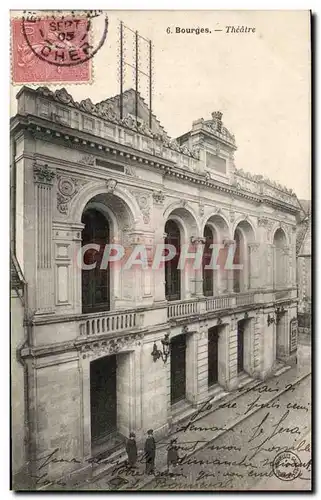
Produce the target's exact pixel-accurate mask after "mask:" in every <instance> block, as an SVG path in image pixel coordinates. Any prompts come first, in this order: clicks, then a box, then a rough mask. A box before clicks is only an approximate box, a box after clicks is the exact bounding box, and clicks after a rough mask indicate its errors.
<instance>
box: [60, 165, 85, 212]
mask: <svg viewBox="0 0 321 500" xmlns="http://www.w3.org/2000/svg"><path fill="white" fill-rule="evenodd" d="M85 183H86V182H85V181H82V180H80V179H75V178H73V177H66V176H61V175H57V210H58V212H60V213H61V214H63V215H67V214H68V210H69V203H70V201H71V200H72V199H73V197H74V196H75V195H76V194H77V193H78V192H79V190H80V189H81V188H82V187H83V185H84V184H85Z"/></svg>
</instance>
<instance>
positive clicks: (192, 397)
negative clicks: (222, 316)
mask: <svg viewBox="0 0 321 500" xmlns="http://www.w3.org/2000/svg"><path fill="white" fill-rule="evenodd" d="M198 339H199V332H191V333H189V334H187V335H186V399H187V400H188V401H189V402H191V403H192V404H196V403H197V399H198V383H197V382H198V380H197V353H198Z"/></svg>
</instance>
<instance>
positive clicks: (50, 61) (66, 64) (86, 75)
mask: <svg viewBox="0 0 321 500" xmlns="http://www.w3.org/2000/svg"><path fill="white" fill-rule="evenodd" d="M91 23H92V20H91V18H90V17H89V16H84V17H74V16H68V17H65V16H60V17H54V16H51V17H47V18H39V17H33V16H32V17H30V16H29V17H27V18H24V17H22V18H21V19H12V20H11V33H12V35H11V43H12V80H13V83H14V84H23V83H43V82H51V83H55V82H57V83H59V82H69V83H72V82H87V83H88V82H89V81H90V80H91V76H92V58H93V56H94V54H95V53H96V52H97V50H98V49H99V48H100V47H101V45H102V43H103V42H104V40H105V38H106V34H107V29H106V28H107V27H106V26H105V30H104V33H103V36H102V39H101V40H100V43H99V44H98V46H96V47H93V45H92V43H91V40H90V38H91V37H90V27H91Z"/></svg>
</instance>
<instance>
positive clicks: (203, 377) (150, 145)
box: [11, 87, 300, 479]
mask: <svg viewBox="0 0 321 500" xmlns="http://www.w3.org/2000/svg"><path fill="white" fill-rule="evenodd" d="M17 101H18V111H17V114H16V116H15V117H13V118H12V120H11V144H12V156H11V179H12V181H11V182H12V193H13V196H12V219H11V220H12V227H11V230H12V259H13V273H14V276H15V277H16V280H15V283H17V285H16V287H17V290H18V291H19V290H25V289H27V290H28V293H27V294H24V295H23V296H21V297H20V296H19V293H18V292H14V293H13V296H14V297H13V300H14V303H15V304H17V308H18V309H19V317H18V316H15V321H14V322H13V323H12V329H13V332H12V385H13V398H12V415H13V420H12V422H13V423H12V425H13V428H12V441H13V450H14V454H13V473H14V474H18V473H19V472H21V471H22V470H23V465H24V464H27V470H28V474H29V476H30V475H32V474H36V471H37V467H38V464H39V461H40V460H41V459H42V460H44V459H43V457H46V456H48V454H50V453H51V452H54V453H55V458H57V459H60V461H59V460H56V461H54V462H53V461H51V462H50V463H49V464H47V465H46V466H44V467H43V468H42V469H41V470H42V472H43V473H46V474H47V475H48V476H47V477H49V478H50V479H59V478H62V477H65V476H66V475H69V474H71V473H75V477H76V474H77V473H78V472H79V471H80V470H81V471H82V473H84V472H86V471H88V474H95V473H96V471H97V467H98V466H97V465H95V464H92V463H91V461H92V459H93V458H94V457H96V456H99V455H101V454H102V453H107V454H108V453H110V454H112V453H118V452H119V450H120V449H123V448H122V447H123V440H124V438H125V437H127V436H128V435H129V432H130V431H134V432H135V433H136V436H137V441H138V443H139V445H140V443H141V442H142V440H143V439H144V436H145V434H146V431H147V430H148V429H149V428H153V429H154V432H155V436H156V438H157V439H158V438H160V437H162V436H164V435H167V434H168V433H170V432H171V429H173V428H174V426H175V424H176V423H177V422H178V421H179V420H180V419H182V418H183V417H186V416H188V415H192V414H193V412H195V410H196V409H197V408H198V407H199V406H200V405H201V404H202V403H203V402H204V401H206V400H208V399H210V398H217V397H219V396H220V394H222V393H226V392H230V391H233V390H235V389H237V388H238V387H239V385H240V384H245V383H246V382H248V381H250V380H253V379H255V378H257V379H262V380H264V379H265V378H267V377H268V376H269V375H271V374H272V373H273V372H275V371H278V370H282V367H284V365H285V364H288V363H291V362H292V361H294V359H295V356H296V349H297V289H296V216H297V214H298V211H299V210H300V205H299V203H298V200H297V197H296V195H295V194H294V193H293V192H292V191H290V190H288V189H286V188H285V187H282V186H280V185H279V184H277V183H275V182H272V181H270V180H269V179H267V178H265V177H263V176H261V175H251V174H248V173H246V172H243V171H242V170H238V169H237V168H236V167H235V164H234V152H235V151H236V144H235V138H234V136H233V135H232V134H231V133H230V132H229V131H228V129H227V128H226V127H225V126H224V124H223V122H222V114H221V113H220V112H214V113H210V112H209V114H208V116H206V117H205V118H204V119H203V118H200V119H198V120H196V121H194V122H193V123H192V124H191V129H190V130H189V131H187V133H186V134H184V135H183V136H181V137H179V138H177V139H175V140H172V139H170V138H169V137H168V135H167V134H166V132H165V130H164V128H163V127H162V126H161V125H160V123H159V121H158V120H157V119H156V117H155V116H153V119H152V127H151V129H150V128H149V127H148V125H147V124H148V114H149V110H148V108H147V106H146V104H145V102H144V100H143V99H142V98H141V97H140V96H139V98H138V118H137V120H136V116H135V112H134V109H135V92H134V91H133V90H129V91H127V92H125V94H124V110H125V112H124V118H123V119H120V117H119V116H120V115H119V97H118V96H116V97H114V98H111V99H106V100H105V101H102V102H99V103H96V104H94V103H93V102H92V101H91V100H90V99H85V100H83V101H81V102H76V101H74V99H73V97H72V96H71V95H69V94H68V93H67V91H66V90H65V89H59V90H56V91H54V92H52V91H50V90H49V89H47V88H45V87H40V88H38V89H36V90H35V89H31V88H28V87H23V88H22V89H21V90H20V91H19V93H18V94H17ZM164 243H165V244H168V245H173V246H174V247H175V249H177V254H176V255H175V257H173V258H172V259H171V260H168V261H167V262H166V263H165V264H163V265H161V266H156V268H153V266H152V264H153V258H154V255H155V252H156V251H157V250H156V249H157V247H158V245H163V244H164ZM92 244H95V245H96V247H94V248H92ZM108 244H110V245H111V244H117V245H119V246H121V247H122V248H124V249H125V257H126V256H130V255H133V252H134V251H135V249H136V248H137V245H143V246H144V248H145V249H146V255H147V260H146V261H144V263H143V264H141V265H139V264H137V263H136V265H134V266H127V267H126V265H124V260H123V261H122V262H116V261H115V262H113V263H110V264H109V265H108V266H105V267H104V266H103V265H100V264H101V263H102V262H103V260H104V255H105V254H104V249H105V248H106V245H108ZM85 245H89V246H91V248H89V247H86V248H89V249H88V251H86V252H85V253H84V259H83V260H84V263H85V264H86V266H83V265H81V262H80V263H79V255H81V249H82V248H83V247H84V246H85ZM212 245H214V246H212ZM186 248H188V249H189V250H188V251H189V252H190V253H193V252H194V253H195V254H196V253H197V252H201V253H203V258H202V261H201V265H199V266H194V265H193V259H192V258H189V259H188V260H187V261H186V264H185V265H184V266H183V267H181V266H179V265H178V264H179V258H180V257H181V255H182V253H183V252H184V251H186ZM215 248H219V252H218V258H217V262H218V265H217V266H216V268H213V269H212V268H211V266H210V265H209V263H210V261H211V259H212V257H213V252H214V249H215ZM231 248H232V250H233V251H232V252H231ZM184 249H185V250H184ZM231 255H232V259H231V258H230V256H231ZM129 258H130V257H129ZM228 261H230V262H229V264H228ZM93 263H97V264H99V265H96V267H94V266H93V269H89V268H88V266H90V264H93ZM146 263H147V265H146ZM205 266H206V267H207V268H205ZM180 267H181V268H180ZM20 295H21V294H20ZM15 310H16V309H15V308H13V309H12V314H13V315H15ZM23 317H24V318H25V320H24V322H23ZM23 325H24V326H23ZM19 329H20V330H19ZM106 456H107V455H106ZM22 457H23V458H22ZM22 462H23V463H22Z"/></svg>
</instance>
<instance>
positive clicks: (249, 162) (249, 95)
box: [11, 10, 311, 199]
mask: <svg viewBox="0 0 321 500" xmlns="http://www.w3.org/2000/svg"><path fill="white" fill-rule="evenodd" d="M17 14H18V13H17V12H14V15H15V16H17ZM107 14H108V19H109V28H108V35H107V39H106V41H105V43H104V45H103V46H102V48H101V49H100V51H99V52H98V53H97V54H96V55H95V57H94V58H93V81H92V83H91V84H88V83H87V84H75V85H65V84H61V85H60V84H59V85H48V86H49V87H50V88H51V89H52V90H55V89H57V88H59V87H61V86H64V87H65V88H66V89H67V90H68V92H70V93H71V94H72V95H73V97H74V98H75V99H76V100H81V99H84V98H87V97H90V98H91V99H92V101H93V102H99V101H101V100H103V99H105V98H107V97H110V96H112V95H115V94H117V93H118V92H119V78H118V64H119V59H118V51H119V34H118V30H119V21H120V20H122V21H123V22H124V23H125V25H127V26H129V27H130V28H132V29H133V30H138V32H139V33H140V35H142V36H144V37H146V38H148V39H151V40H152V43H153V75H154V78H153V112H154V113H155V114H156V116H157V117H158V119H159V120H160V122H161V123H162V125H163V126H164V128H165V130H166V131H167V132H168V134H169V135H170V136H171V137H177V136H180V135H182V134H183V133H185V132H187V131H188V130H190V129H191V127H192V122H193V121H194V120H197V119H199V118H204V119H205V120H207V119H210V118H211V113H212V112H213V111H216V110H220V111H222V112H223V123H224V125H225V126H226V127H227V128H228V129H229V130H230V131H231V132H232V133H234V134H235V137H236V143H237V146H238V150H237V152H236V154H235V163H236V167H237V168H242V169H243V170H245V171H248V172H251V173H256V174H262V175H266V176H268V177H269V178H271V179H273V180H276V181H277V182H280V183H281V184H283V185H285V186H287V187H288V188H292V189H293V190H294V191H295V193H296V194H297V196H298V197H299V198H302V199H310V198H311V194H310V189H311V186H310V181H311V152H310V142H311V140H310V135H311V131H310V26H309V23H310V19H309V12H308V11H235V10H234V11H222V10H220V11H219V10H217V11H185V12H184V11H109V12H107ZM102 26H103V18H102V17H101V18H97V19H96V20H95V27H94V35H93V36H94V40H97V39H99V38H100V35H101V32H102ZM226 26H235V27H237V26H247V27H251V28H255V33H252V32H251V33H227V32H226ZM176 27H179V28H181V29H182V28H185V29H186V28H198V27H199V28H208V29H209V30H211V33H203V34H199V35H197V34H195V33H193V34H187V33H184V34H183V33H176ZM167 28H170V31H171V33H167V31H168V30H167ZM215 29H222V30H223V31H214V30H215ZM125 33H126V40H125V47H126V49H127V52H126V57H127V60H128V61H129V62H131V58H132V49H133V44H132V38H131V36H129V33H130V32H128V31H126V30H125ZM143 49H144V45H143V44H142V45H141V53H140V58H141V66H140V67H141V69H142V70H143V71H146V70H147V69H148V66H147V63H146V61H147V57H146V52H144V50H143ZM132 75H133V73H132V70H131V69H130V68H129V67H128V68H127V73H126V80H125V88H129V87H133V86H134V82H133V78H132ZM36 86H38V85H36ZM11 89H12V92H11V114H14V113H15V112H16V105H15V95H16V93H17V92H18V90H19V89H20V86H17V85H15V86H12V87H11ZM140 91H141V93H142V96H143V97H145V98H148V94H147V80H146V79H144V78H142V79H141V81H140Z"/></svg>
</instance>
